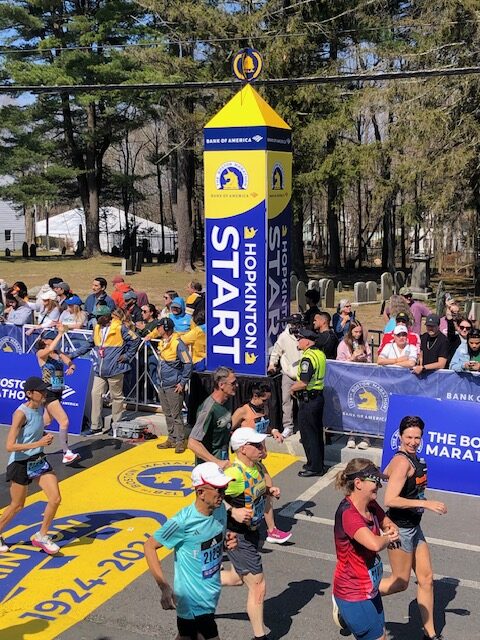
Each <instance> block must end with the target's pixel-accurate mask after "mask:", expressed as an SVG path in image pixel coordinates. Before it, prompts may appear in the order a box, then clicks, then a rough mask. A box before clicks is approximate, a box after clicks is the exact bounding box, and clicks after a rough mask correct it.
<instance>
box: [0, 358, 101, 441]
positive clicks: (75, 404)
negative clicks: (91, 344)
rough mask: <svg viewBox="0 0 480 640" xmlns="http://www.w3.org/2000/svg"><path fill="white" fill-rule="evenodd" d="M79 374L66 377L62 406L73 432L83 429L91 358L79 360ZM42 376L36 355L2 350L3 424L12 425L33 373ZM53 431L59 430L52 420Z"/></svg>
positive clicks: (0, 413) (0, 393) (0, 415)
mask: <svg viewBox="0 0 480 640" xmlns="http://www.w3.org/2000/svg"><path fill="white" fill-rule="evenodd" d="M75 365H76V369H75V373H74V374H73V375H71V376H66V377H65V390H64V392H63V396H62V406H63V408H64V409H65V412H66V413H67V415H68V418H69V421H70V426H69V432H70V433H75V434H79V433H80V432H81V430H82V422H83V414H84V410H85V401H86V398H87V394H89V392H90V388H91V371H92V364H91V362H90V360H86V359H83V358H78V359H77V360H75ZM38 375H40V367H39V366H38V362H37V358H36V356H34V355H33V354H18V353H15V352H5V351H4V350H0V424H6V425H9V424H11V420H12V414H13V412H14V411H15V410H16V409H17V408H18V407H19V406H20V405H21V404H22V403H23V402H24V400H25V393H24V391H23V385H24V384H25V380H26V379H27V378H29V377H30V376H38ZM48 429H49V431H50V430H51V431H58V424H57V423H56V422H52V424H51V426H49V428H48Z"/></svg>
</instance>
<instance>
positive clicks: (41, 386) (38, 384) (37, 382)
mask: <svg viewBox="0 0 480 640" xmlns="http://www.w3.org/2000/svg"><path fill="white" fill-rule="evenodd" d="M48 388H49V387H48V384H47V383H46V382H44V381H43V380H42V379H41V378H38V377H37V376H31V377H30V378H27V379H26V380H25V384H24V385H23V390H24V391H47V389H48Z"/></svg>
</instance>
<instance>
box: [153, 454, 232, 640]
mask: <svg viewBox="0 0 480 640" xmlns="http://www.w3.org/2000/svg"><path fill="white" fill-rule="evenodd" d="M229 482H230V478H228V477H227V476H226V475H225V474H224V473H223V471H222V469H221V468H220V467H219V466H218V464H216V463H214V462H204V463H203V464H199V465H198V466H196V467H195V468H194V470H193V471H192V484H193V487H194V489H195V494H196V499H195V502H194V504H192V505H190V506H188V507H185V508H183V509H182V510H181V511H179V512H178V513H177V514H176V515H175V516H173V518H170V519H169V520H167V522H166V523H165V524H164V525H163V526H162V527H160V529H158V531H156V532H155V533H154V534H153V536H152V537H151V538H149V539H148V540H147V542H146V543H145V558H146V560H147V564H148V566H149V569H150V571H151V573H152V575H153V577H154V578H155V580H156V582H157V584H158V586H159V587H160V590H161V592H162V599H161V603H162V607H163V608H164V609H173V608H176V610H177V626H178V633H179V638H180V640H183V639H185V640H189V639H190V638H192V637H194V638H195V637H197V634H198V635H200V634H201V636H203V638H205V640H215V639H217V638H218V630H217V625H216V622H215V618H214V614H215V609H216V606H217V603H218V599H219V597H220V589H221V584H220V567H221V563H222V556H223V550H224V544H225V547H226V548H228V549H233V548H235V546H236V544H237V539H236V534H234V533H231V532H229V533H228V534H227V533H226V526H227V512H226V510H225V507H224V505H223V498H224V496H225V488H226V486H227V484H228V483H229ZM161 547H166V548H167V549H173V550H174V553H175V562H174V569H175V578H174V584H173V587H174V588H173V590H172V588H171V587H170V585H169V583H168V581H167V580H166V579H165V577H164V575H163V571H162V567H161V564H160V561H159V559H158V556H157V550H158V549H160V548H161Z"/></svg>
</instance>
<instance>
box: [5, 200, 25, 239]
mask: <svg viewBox="0 0 480 640" xmlns="http://www.w3.org/2000/svg"><path fill="white" fill-rule="evenodd" d="M24 242H25V217H24V215H23V213H19V212H18V211H17V210H15V209H14V208H13V207H12V205H11V203H9V202H6V201H5V200H0V250H2V251H3V250H5V249H10V250H11V251H19V250H21V248H22V244H23V243H24Z"/></svg>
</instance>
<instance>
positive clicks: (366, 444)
mask: <svg viewBox="0 0 480 640" xmlns="http://www.w3.org/2000/svg"><path fill="white" fill-rule="evenodd" d="M369 446H370V440H369V439H368V438H362V439H361V440H360V442H359V443H358V444H357V449H363V450H365V449H368V447H369Z"/></svg>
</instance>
